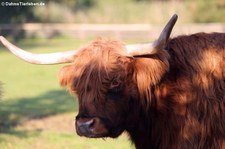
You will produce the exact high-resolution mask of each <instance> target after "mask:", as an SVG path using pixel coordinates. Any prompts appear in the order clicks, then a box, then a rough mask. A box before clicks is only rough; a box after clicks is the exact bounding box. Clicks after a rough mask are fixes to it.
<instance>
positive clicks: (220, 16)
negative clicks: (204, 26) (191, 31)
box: [193, 0, 225, 23]
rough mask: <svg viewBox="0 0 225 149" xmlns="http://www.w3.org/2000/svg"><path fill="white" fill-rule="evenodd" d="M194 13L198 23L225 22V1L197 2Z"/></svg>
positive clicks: (203, 0) (194, 18)
mask: <svg viewBox="0 0 225 149" xmlns="http://www.w3.org/2000/svg"><path fill="white" fill-rule="evenodd" d="M195 3H196V6H195V9H194V11H193V21H194V22H196V23H209V22H225V17H224V16H225V1H224V0H197V1H196V2H195Z"/></svg>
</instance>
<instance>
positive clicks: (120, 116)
mask: <svg viewBox="0 0 225 149" xmlns="http://www.w3.org/2000/svg"><path fill="white" fill-rule="evenodd" d="M176 20H177V16H176V15H174V16H173V17H172V18H171V20H170V21H169V22H168V24H167V25H166V27H165V28H164V30H163V31H162V33H161V34H160V36H159V38H158V39H157V40H156V41H155V42H154V43H147V44H135V45H124V44H123V43H122V42H120V41H117V40H110V39H104V38H98V39H97V40H95V41H94V42H92V43H91V44H89V45H87V46H84V47H82V48H80V49H79V50H76V51H69V52H66V53H65V52H62V53H54V54H44V55H36V54H31V53H29V52H26V51H24V50H22V49H19V48H17V47H16V46H14V45H12V44H11V43H9V42H8V41H7V40H6V39H5V38H4V37H1V38H0V40H1V42H2V44H3V45H5V46H6V47H7V48H8V49H9V50H11V51H12V52H13V53H14V54H15V55H17V56H18V57H20V58H22V59H23V60H25V61H28V62H30V63H37V64H55V63H65V62H70V63H71V65H69V66H65V67H63V68H62V70H61V71H60V73H59V80H60V84H61V85H62V86H65V87H67V88H68V89H69V90H70V92H71V93H72V94H74V95H77V97H78V100H79V113H78V115H77V117H76V122H75V125H76V131H77V133H78V135H80V136H85V137H90V138H101V137H112V138H116V137H118V136H119V135H120V134H122V133H123V132H124V131H125V132H127V133H128V134H129V136H130V139H131V141H132V142H133V143H134V145H135V147H136V148H137V149H191V148H192V149H195V148H196V149H224V148H225V33H211V34H206V33H197V34H193V35H182V36H178V37H175V38H169V37H170V33H171V30H172V28H173V26H174V24H175V22H176Z"/></svg>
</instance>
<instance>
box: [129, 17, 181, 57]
mask: <svg viewBox="0 0 225 149" xmlns="http://www.w3.org/2000/svg"><path fill="white" fill-rule="evenodd" d="M177 18H178V16H177V15H176V14H174V15H173V16H172V17H171V19H170V20H169V22H168V23H167V24H166V26H165V27H164V29H163V30H162V32H161V34H160V36H159V38H158V39H157V40H156V41H155V42H153V43H146V44H133V45H127V46H126V50H127V53H128V54H129V55H132V56H144V55H152V54H154V53H156V52H157V51H158V50H162V49H164V48H165V47H166V45H167V42H168V40H169V37H170V34H171V31H172V29H173V27H174V25H175V23H176V21H177Z"/></svg>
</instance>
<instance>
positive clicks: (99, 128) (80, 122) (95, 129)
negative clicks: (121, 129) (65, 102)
mask: <svg viewBox="0 0 225 149" xmlns="http://www.w3.org/2000/svg"><path fill="white" fill-rule="evenodd" d="M76 131H77V134H78V135H80V136H85V137H89V138H99V137H106V136H107V134H108V130H107V129H106V127H105V125H104V124H103V122H102V121H101V119H100V118H97V117H94V118H81V117H77V118H76Z"/></svg>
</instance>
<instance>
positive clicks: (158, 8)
mask: <svg viewBox="0 0 225 149" xmlns="http://www.w3.org/2000/svg"><path fill="white" fill-rule="evenodd" d="M11 1H12V2H18V0H11ZM26 2H44V3H45V6H39V7H2V6H1V9H0V18H1V19H0V23H26V22H44V23H46V22H48V23H161V22H164V21H165V20H164V19H167V18H168V17H169V16H171V14H173V13H174V12H176V13H178V14H179V15H181V16H182V17H180V18H181V19H180V22H183V23H187V22H189V23H190V22H196V23H199V22H206V23H207V22H225V17H224V16H225V1H224V0H42V1H36V0H26Z"/></svg>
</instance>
